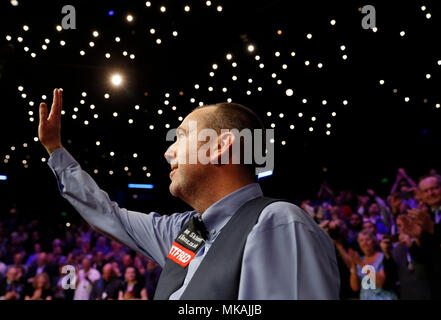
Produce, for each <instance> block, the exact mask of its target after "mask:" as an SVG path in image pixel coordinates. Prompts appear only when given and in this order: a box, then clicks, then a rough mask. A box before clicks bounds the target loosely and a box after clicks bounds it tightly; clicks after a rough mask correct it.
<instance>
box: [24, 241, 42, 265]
mask: <svg viewBox="0 0 441 320" xmlns="http://www.w3.org/2000/svg"><path fill="white" fill-rule="evenodd" d="M40 252H41V244H39V243H38V242H37V243H35V244H34V253H33V254H31V255H29V257H28V260H26V265H27V266H28V267H29V266H30V265H36V264H37V260H38V255H39V254H40Z"/></svg>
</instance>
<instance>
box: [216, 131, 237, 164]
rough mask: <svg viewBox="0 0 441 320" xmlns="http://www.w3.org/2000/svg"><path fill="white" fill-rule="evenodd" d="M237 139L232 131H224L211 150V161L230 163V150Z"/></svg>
mask: <svg viewBox="0 0 441 320" xmlns="http://www.w3.org/2000/svg"><path fill="white" fill-rule="evenodd" d="M235 140H236V137H235V135H234V134H233V133H232V132H229V131H228V132H222V133H221V134H220V135H219V137H218V139H217V145H214V146H213V149H212V150H211V157H210V162H211V163H213V164H228V163H230V157H231V156H230V150H231V148H232V146H233V144H234V141H235Z"/></svg>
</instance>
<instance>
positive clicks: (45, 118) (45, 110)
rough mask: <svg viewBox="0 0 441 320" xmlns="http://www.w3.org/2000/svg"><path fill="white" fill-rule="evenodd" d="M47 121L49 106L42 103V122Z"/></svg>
mask: <svg viewBox="0 0 441 320" xmlns="http://www.w3.org/2000/svg"><path fill="white" fill-rule="evenodd" d="M46 120H47V105H46V103H44V102H42V103H40V122H44V121H46Z"/></svg>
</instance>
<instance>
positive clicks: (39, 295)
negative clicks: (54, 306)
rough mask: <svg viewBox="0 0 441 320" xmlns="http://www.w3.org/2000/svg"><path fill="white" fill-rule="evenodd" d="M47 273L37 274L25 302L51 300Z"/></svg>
mask: <svg viewBox="0 0 441 320" xmlns="http://www.w3.org/2000/svg"><path fill="white" fill-rule="evenodd" d="M50 285H51V283H50V281H49V276H48V275H47V273H45V272H43V273H39V274H37V275H36V276H35V277H34V278H33V281H32V290H31V292H30V293H29V295H27V296H26V297H25V300H52V290H51V289H50Z"/></svg>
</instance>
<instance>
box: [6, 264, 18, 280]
mask: <svg viewBox="0 0 441 320" xmlns="http://www.w3.org/2000/svg"><path fill="white" fill-rule="evenodd" d="M16 276H17V269H16V268H14V267H10V268H9V270H8V272H7V273H6V277H7V278H8V280H9V281H15V279H16Z"/></svg>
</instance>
